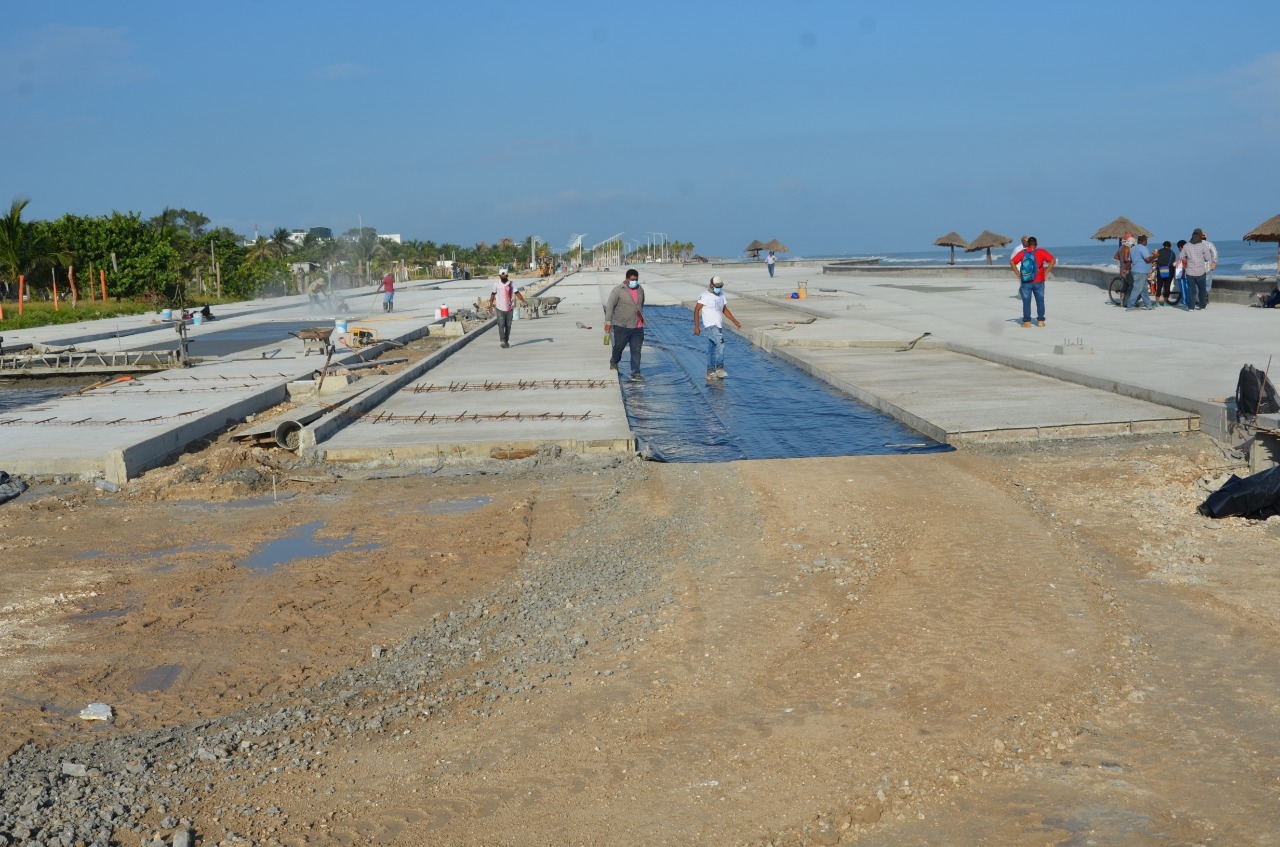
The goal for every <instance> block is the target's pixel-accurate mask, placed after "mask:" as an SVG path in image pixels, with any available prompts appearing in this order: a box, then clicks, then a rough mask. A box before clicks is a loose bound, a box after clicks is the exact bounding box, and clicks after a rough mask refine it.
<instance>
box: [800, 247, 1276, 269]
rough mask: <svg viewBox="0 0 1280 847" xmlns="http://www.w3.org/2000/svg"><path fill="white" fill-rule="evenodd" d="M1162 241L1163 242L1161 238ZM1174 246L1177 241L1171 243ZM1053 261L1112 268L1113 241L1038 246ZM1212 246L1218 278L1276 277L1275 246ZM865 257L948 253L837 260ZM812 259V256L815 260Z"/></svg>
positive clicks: (912, 257) (929, 253) (941, 257)
mask: <svg viewBox="0 0 1280 847" xmlns="http://www.w3.org/2000/svg"><path fill="white" fill-rule="evenodd" d="M1161 241H1163V239H1161ZM1174 244H1175V245H1176V244H1177V241H1174ZM1013 246H1014V245H1009V247H1005V248H1004V249H1002V250H992V251H991V257H992V260H993V261H994V262H998V263H1000V264H1006V263H1008V261H1009V257H1010V256H1011V255H1012V253H1011V252H1010V247H1013ZM1040 246H1041V247H1044V248H1045V249H1046V250H1048V251H1049V252H1050V253H1052V254H1053V256H1054V258H1055V259H1057V260H1058V264H1060V265H1085V266H1094V267H1100V268H1114V267H1115V264H1116V263H1115V261H1114V260H1113V259H1112V258H1111V257H1112V256H1113V255H1114V254H1115V252H1116V242H1115V241H1108V242H1106V243H1101V242H1094V243H1092V244H1085V245H1081V246H1076V247H1060V246H1058V245H1055V244H1041V245H1040ZM1148 246H1149V247H1151V249H1152V250H1153V251H1154V250H1158V249H1159V248H1160V242H1156V243H1154V244H1149V245H1148ZM1213 246H1215V247H1217V248H1218V270H1217V271H1216V272H1215V273H1216V274H1217V275H1218V276H1250V275H1254V276H1266V277H1275V275H1276V245H1274V244H1254V243H1253V242H1249V241H1240V240H1231V241H1214V242H1213ZM868 256H876V258H878V259H880V264H882V265H940V264H941V265H945V264H946V263H947V262H948V261H949V260H950V258H951V250H950V249H949V248H946V247H934V248H932V249H930V250H921V251H918V252H914V253H882V254H875V253H848V254H840V256H839V257H840V258H863V257H868ZM786 258H788V259H798V258H801V257H800V256H787V257H786ZM815 258H816V257H815ZM986 261H987V253H986V251H985V250H982V251H979V252H977V253H965V252H964V251H963V250H959V249H957V250H956V264H957V265H983V264H986Z"/></svg>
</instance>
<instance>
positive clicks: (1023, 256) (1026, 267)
mask: <svg viewBox="0 0 1280 847" xmlns="http://www.w3.org/2000/svg"><path fill="white" fill-rule="evenodd" d="M1024 260H1025V261H1024ZM1056 261H1057V260H1056V259H1054V258H1053V255H1052V254H1051V253H1050V252H1049V251H1048V250H1042V249H1040V245H1039V242H1037V241H1036V238H1035V236H1034V235H1028V236H1027V246H1026V247H1023V248H1022V249H1021V250H1018V251H1017V252H1016V253H1014V254H1013V258H1012V259H1010V260H1009V266H1010V267H1012V268H1013V273H1014V275H1016V276H1017V277H1018V283H1019V284H1018V294H1019V296H1021V297H1022V325H1023V326H1031V298H1032V297H1034V298H1035V300H1036V326H1044V281H1045V280H1046V279H1048V277H1049V272H1050V271H1052V270H1053V266H1054V263H1055V262H1056Z"/></svg>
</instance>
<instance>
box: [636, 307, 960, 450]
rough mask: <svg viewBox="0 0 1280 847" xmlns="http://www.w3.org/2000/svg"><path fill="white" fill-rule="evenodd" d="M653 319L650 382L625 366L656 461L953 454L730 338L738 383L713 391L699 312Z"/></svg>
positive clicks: (678, 311)
mask: <svg viewBox="0 0 1280 847" xmlns="http://www.w3.org/2000/svg"><path fill="white" fill-rule="evenodd" d="M729 308H730V310H732V308H733V304H732V303H730V305H729ZM644 314H645V344H644V355H643V361H642V362H641V370H642V371H643V373H644V376H645V381H644V382H641V383H634V382H630V381H628V380H627V377H628V376H629V373H628V370H629V369H628V360H627V353H626V352H625V351H624V353H623V359H622V364H621V365H620V366H619V367H620V369H621V376H622V379H623V382H622V392H623V399H624V401H625V404H626V409H627V417H628V419H629V421H630V423H631V426H632V429H633V430H634V431H635V433H636V435H637V437H638V438H639V439H640V443H641V449H642V452H643V453H644V455H645V456H646V457H647V458H651V459H655V460H657V461H662V462H727V461H733V460H735V459H791V458H803V457H811V456H860V455H881V454H896V453H932V452H939V451H945V450H951V449H952V448H951V447H949V446H947V445H945V444H940V443H938V442H936V441H934V440H932V439H930V438H927V437H926V436H924V435H921V434H920V433H918V432H916V431H915V430H913V429H910V428H909V427H907V426H904V425H903V424H900V423H898V422H897V421H895V420H894V419H892V418H890V417H888V416H886V415H884V414H882V413H880V412H878V411H876V410H875V409H872V408H871V407H870V406H867V405H866V404H864V403H861V402H859V401H857V400H855V399H853V398H852V397H849V396H848V395H846V394H842V393H840V392H839V391H837V390H835V389H834V388H832V387H831V386H829V385H827V384H826V383H824V382H822V381H821V380H818V379H816V378H815V377H812V376H809V375H808V374H806V373H804V372H802V371H801V370H799V369H798V368H796V367H795V366H793V365H791V364H790V363H788V362H786V361H784V360H782V359H780V358H779V357H777V356H773V355H771V354H769V353H766V352H764V351H763V350H761V349H759V348H758V347H755V346H753V345H752V344H751V343H750V342H749V341H747V340H746V339H744V338H742V337H741V336H739V335H736V334H734V333H733V332H730V331H726V332H725V370H727V371H728V372H729V377H728V379H723V380H717V381H715V382H712V383H708V382H707V381H706V372H707V366H706V355H707V352H706V351H707V340H706V337H705V336H702V337H699V336H695V335H694V334H693V314H692V312H690V311H689V310H688V309H686V308H684V307H682V306H649V307H647V308H646V309H645V312H644Z"/></svg>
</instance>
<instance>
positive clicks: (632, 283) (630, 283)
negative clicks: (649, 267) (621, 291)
mask: <svg viewBox="0 0 1280 847" xmlns="http://www.w3.org/2000/svg"><path fill="white" fill-rule="evenodd" d="M639 287H640V280H638V279H629V280H627V288H639Z"/></svg>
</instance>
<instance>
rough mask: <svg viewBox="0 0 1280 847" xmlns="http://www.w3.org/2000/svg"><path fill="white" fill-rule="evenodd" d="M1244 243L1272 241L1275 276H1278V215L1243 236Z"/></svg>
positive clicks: (1279, 226) (1279, 238)
mask: <svg viewBox="0 0 1280 847" xmlns="http://www.w3.org/2000/svg"><path fill="white" fill-rule="evenodd" d="M1244 240H1245V241H1254V242H1259V241H1274V242H1275V244H1276V275H1277V276H1280V215H1276V216H1275V217H1274V218H1267V219H1266V220H1265V221H1263V222H1262V223H1260V224H1258V225H1257V226H1255V227H1254V228H1253V229H1251V230H1249V231H1248V232H1246V233H1245V234H1244Z"/></svg>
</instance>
